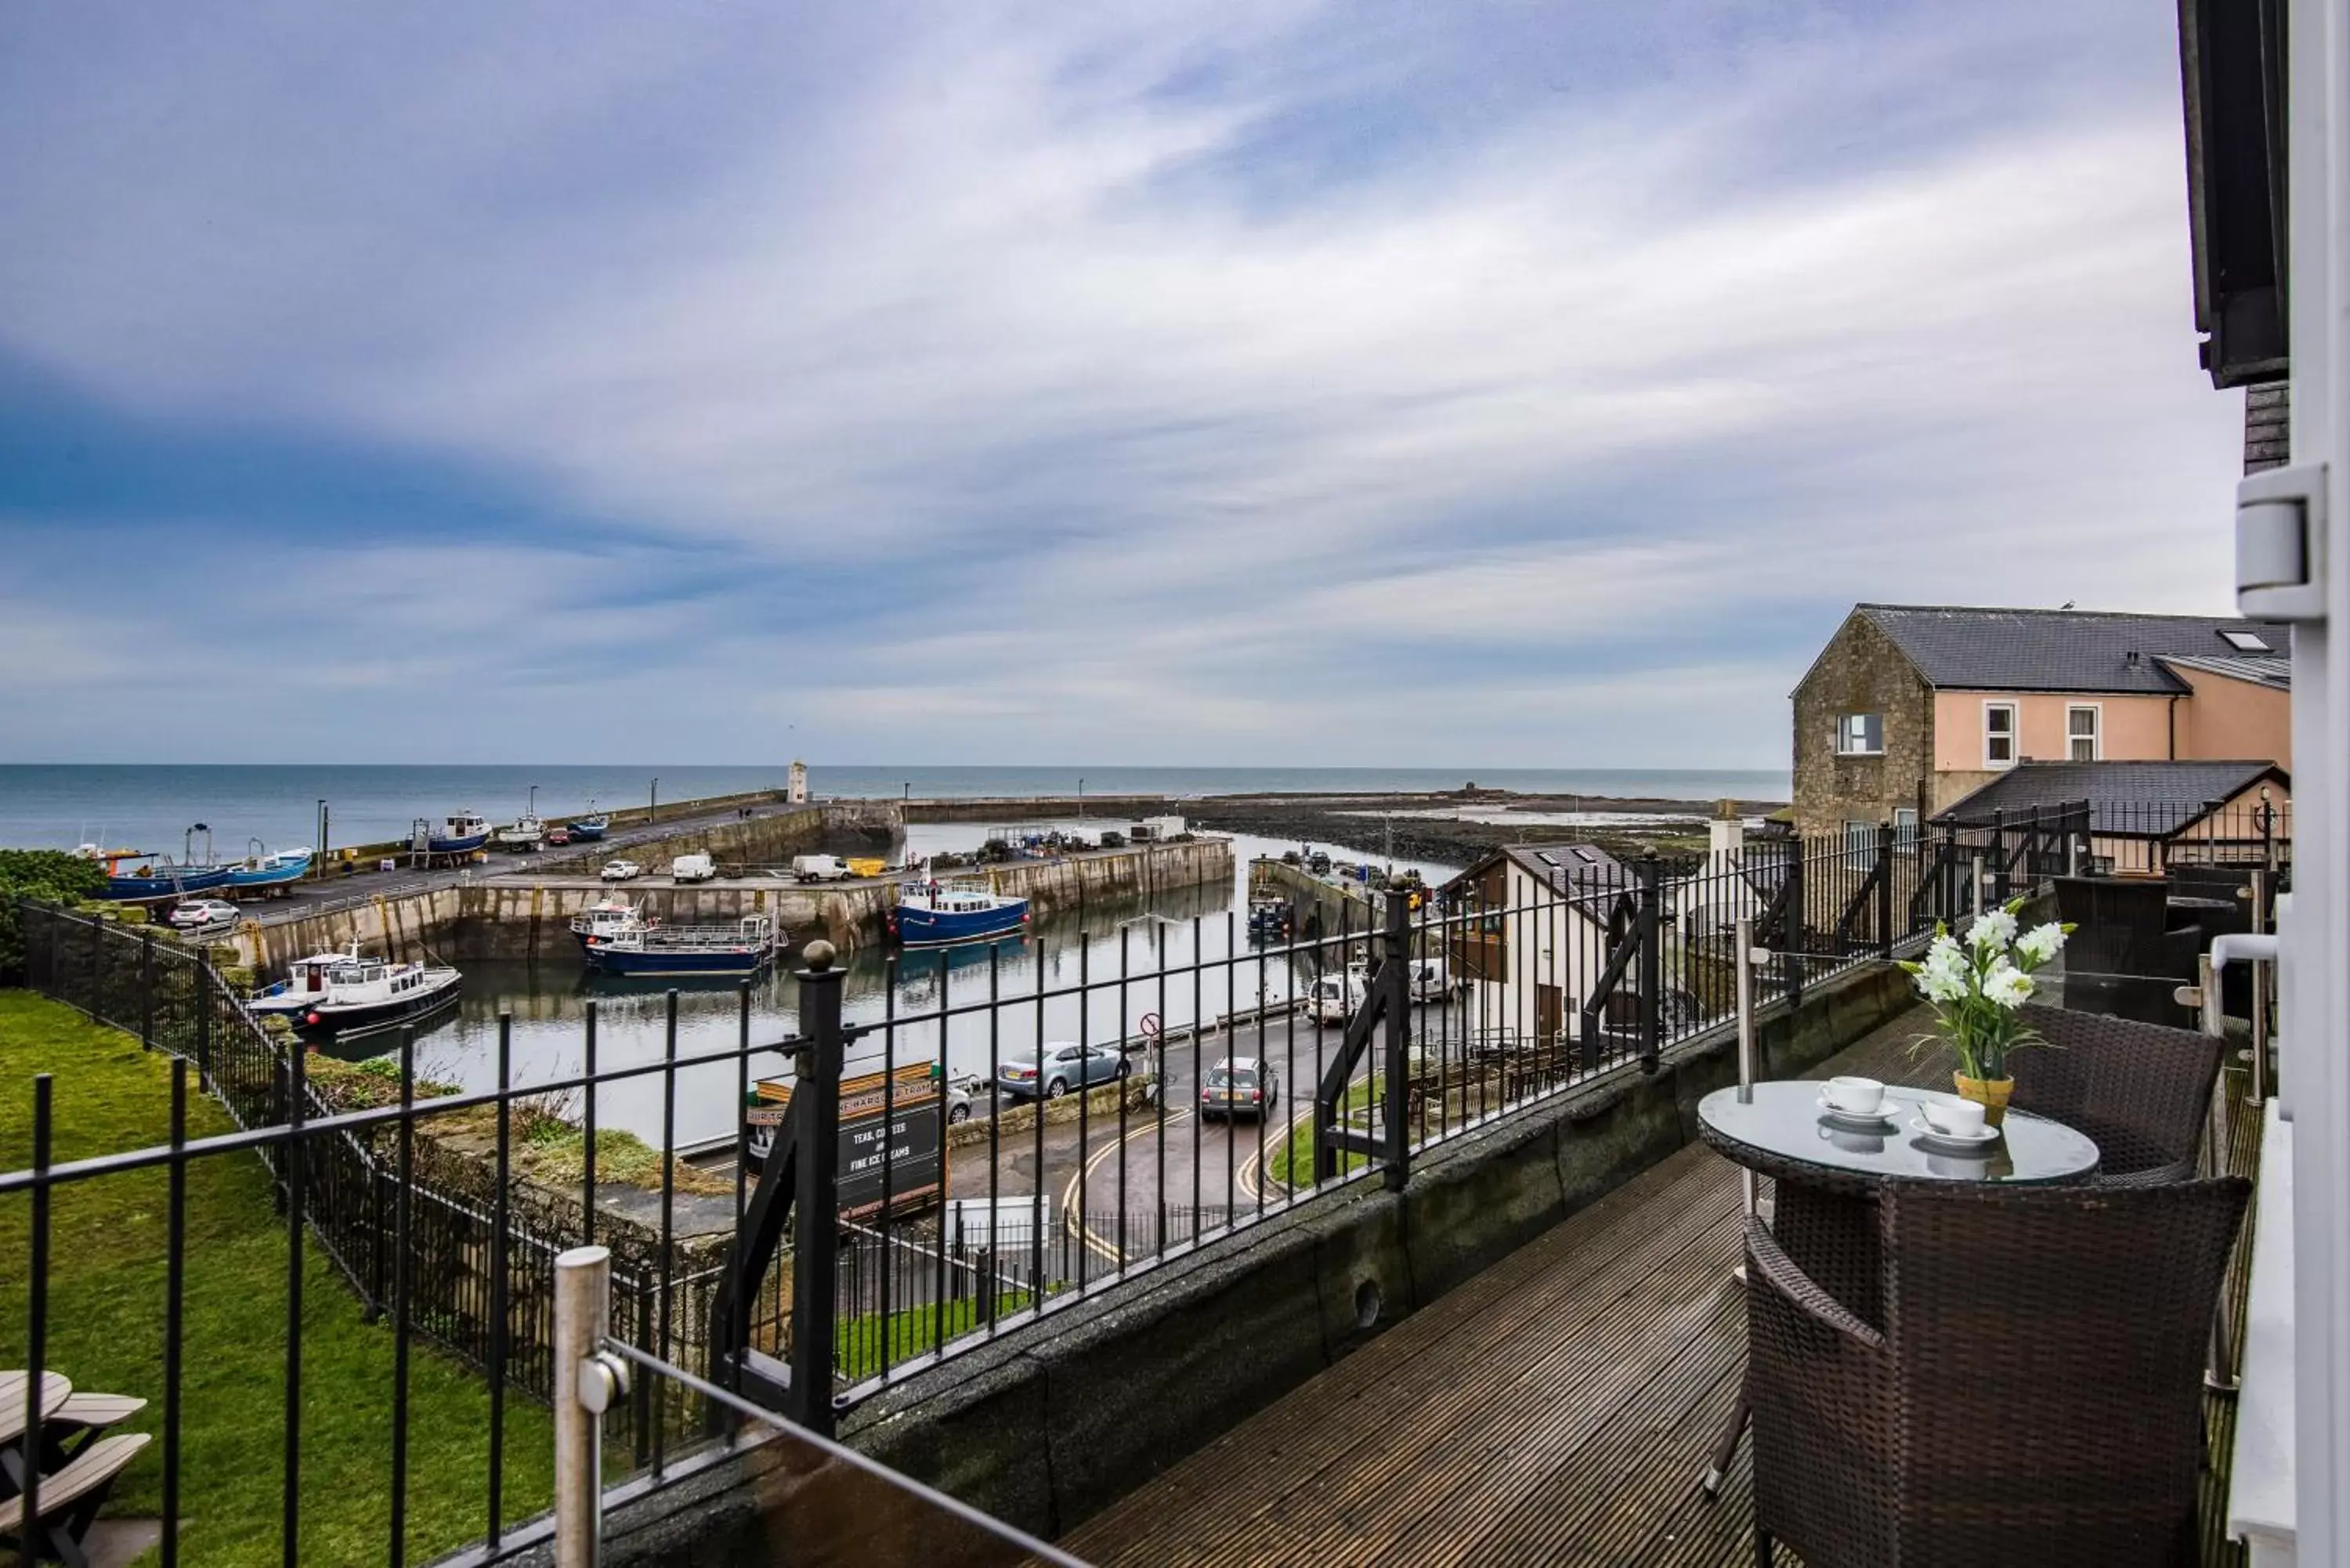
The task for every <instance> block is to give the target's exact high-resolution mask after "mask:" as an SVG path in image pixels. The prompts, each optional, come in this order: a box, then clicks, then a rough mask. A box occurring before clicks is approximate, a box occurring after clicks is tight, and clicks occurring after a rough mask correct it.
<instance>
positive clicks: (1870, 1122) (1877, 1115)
mask: <svg viewBox="0 0 2350 1568" xmlns="http://www.w3.org/2000/svg"><path fill="white" fill-rule="evenodd" d="M1818 1105H1819V1107H1820V1114H1821V1115H1822V1116H1827V1117H1829V1118H1830V1119H1832V1120H1835V1121H1840V1122H1849V1123H1850V1124H1851V1125H1852V1126H1854V1127H1883V1126H1884V1125H1885V1124H1886V1123H1887V1122H1892V1123H1895V1124H1897V1125H1898V1123H1899V1122H1900V1120H1901V1113H1900V1112H1898V1111H1895V1110H1875V1111H1848V1110H1846V1109H1845V1108H1844V1107H1843V1106H1838V1105H1831V1104H1830V1103H1829V1102H1828V1097H1827V1096H1825V1095H1822V1096H1820V1097H1819V1100H1818Z"/></svg>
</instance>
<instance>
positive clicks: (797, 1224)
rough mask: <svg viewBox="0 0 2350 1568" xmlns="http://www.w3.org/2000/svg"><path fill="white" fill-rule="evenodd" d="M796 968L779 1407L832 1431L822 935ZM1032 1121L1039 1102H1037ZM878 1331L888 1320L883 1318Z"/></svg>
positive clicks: (833, 1138) (833, 1069)
mask: <svg viewBox="0 0 2350 1568" xmlns="http://www.w3.org/2000/svg"><path fill="white" fill-rule="evenodd" d="M802 957H803V959H804V960H805V961H806V966H807V967H806V968H805V969H803V970H801V971H799V974H798V980H799V987H800V1035H801V1038H802V1041H803V1044H802V1045H801V1047H800V1051H799V1059H798V1063H797V1065H796V1067H795V1072H794V1075H793V1076H794V1082H793V1084H792V1103H791V1109H790V1113H789V1114H790V1116H791V1117H792V1120H793V1123H794V1129H793V1130H794V1135H795V1136H794V1139H793V1147H794V1154H793V1158H794V1160H795V1166H796V1168H795V1170H794V1171H793V1175H794V1176H795V1178H796V1188H797V1190H795V1192H794V1193H793V1194H792V1385H791V1388H790V1390H789V1392H788V1397H787V1398H786V1399H785V1414H786V1415H788V1416H789V1417H791V1418H792V1419H793V1420H795V1421H797V1422H798V1423H799V1424H800V1425H801V1426H803V1427H806V1428H808V1429H809V1430H810V1431H812V1432H815V1433H816V1434H818V1435H819V1436H822V1437H827V1438H828V1437H830V1436H832V1360H833V1337H834V1314H835V1313H836V1312H837V1308H838V1303H837V1300H836V1299H835V1293H836V1292H837V1290H838V1289H839V1282H840V1253H839V1244H840V1243H839V1228H840V1186H839V1177H838V1173H837V1170H836V1169H835V1167H836V1166H837V1164H838V1163H839V1158H840V1063H841V1056H842V1054H843V1044H842V1041H841V1034H840V989H841V981H843V980H844V979H846V978H847V977H846V976H845V975H844V974H843V973H842V971H839V970H837V969H835V968H834V967H833V947H832V944H831V943H830V942H827V941H813V942H810V943H809V944H808V945H807V950H806V952H805V953H804V954H803V955H802ZM1037 1119H1038V1120H1039V1121H1041V1120H1043V1107H1041V1106H1039V1107H1038V1118H1037ZM883 1332H884V1333H885V1334H886V1333H887V1332H888V1326H887V1324H884V1325H883Z"/></svg>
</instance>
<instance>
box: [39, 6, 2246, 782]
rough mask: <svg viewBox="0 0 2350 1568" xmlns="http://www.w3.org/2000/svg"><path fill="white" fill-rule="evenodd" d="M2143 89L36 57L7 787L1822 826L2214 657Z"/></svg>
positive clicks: (1502, 71) (2057, 84)
mask: <svg viewBox="0 0 2350 1568" xmlns="http://www.w3.org/2000/svg"><path fill="white" fill-rule="evenodd" d="M2174 27H2175V20H2174V18H2173V16H2172V15H2171V13H2170V12H2169V10H2168V8H2166V7H2161V6H2149V5H2143V4H2137V3H2135V0H2073V3H2069V4H2065V5H2049V4H2046V3H2045V0H2030V3H2021V0H1970V3H1969V4H1964V5H1961V4H1957V3H1955V0H1947V3H1943V4H1927V5H1920V4H1905V3H1901V0H1865V3H1855V4H1814V3H1807V0H1639V3H1638V4H1634V3H1631V0H1617V3H1616V4H1611V5H1589V4H1576V3H1566V0H1560V3H1552V4H1534V3H1527V0H1507V3H1504V0H1461V3H1458V4H1448V5H1427V4H1425V0H1398V3H1388V0H1350V3H1347V4H1320V3H1315V0H1246V3H1241V0H1183V3H1181V4H1172V3H1169V4H1158V5H1141V4H1128V3H1124V0H1097V3H1094V4H1088V5H1066V4H1059V3H1055V4H1034V5H1031V4H995V3H993V0H941V3H940V4H935V5H932V4H920V3H914V0H870V3H868V4H863V5H856V6H812V5H802V4H783V3H777V4H771V5H744V4H741V3H740V0H725V3H712V4H703V3H698V0H671V3H669V4H664V5H658V6H646V5H622V4H612V3H607V0H562V3H560V4H546V5H533V4H526V3H514V4H504V5H494V6H484V5H477V4H442V3H439V0H417V3H411V4H407V5H400V6H396V7H375V8H356V9H355V8H351V7H338V6H319V5H312V4H307V3H305V0H283V3H271V0H256V3H254V4H248V5H238V6H232V7H188V6H184V5H173V4H167V3H155V4H127V3H121V0H88V3H83V4H75V5H66V4H62V3H27V4H19V5H9V6H6V7H5V8H0V213H7V214H8V215H9V216H8V221H7V223H6V230H5V239H0V762H36V761H41V762H73V761H111V762H139V761H175V762H306V761H318V762H343V763H366V762H405V763H496V762H547V763H562V762H583V763H584V762H598V761H605V760H608V759H610V758H612V757H614V756H635V755H639V754H656V753H657V754H659V755H661V756H664V757H669V758H673V759H676V760H677V761H679V762H700V763H758V762H762V761H765V760H771V759H775V758H780V757H785V756H788V755H795V754H805V755H810V756H817V757H863V756H893V757H907V758H914V759H919V760H923V761H928V762H934V763H988V764H1008V763H1061V762H1093V763H1137V764H1161V765H1172V764H1198V765H1210V764H1219V765H1251V764H1266V765H1271V764H1283V765H1309V764H1315V763H1325V764H1334V765H1336V764H1360V765H1403V766H1411V765H1428V766H1449V765H1452V764H1455V763H1458V764H1461V765H1463V766H1470V767H1473V766H1477V765H1482V766H1486V767H1503V766H1523V767H1605V766H1629V767H1674V766H1682V767H1772V768H1783V767H1784V766H1785V765H1786V759H1787V756H1788V750H1789V742H1788V733H1787V728H1788V712H1789V706H1788V701H1787V696H1788V693H1789V691H1791V689H1792V688H1793V687H1794V683H1795V681H1796V680H1798V679H1799V678H1800V676H1801V675H1802V672H1803V670H1804V667H1805V666H1806V665H1807V664H1808V663H1809V662H1810V660H1811V658H1812V657H1813V655H1814V653H1815V652H1816V651H1817V649H1818V648H1819V646H1820V645H1821V644H1822V643H1823V642H1824V641H1825V639H1827V638H1828V637H1829V635H1830V634H1831V633H1832V632H1833V631H1834V630H1835V626H1836V624H1837V622H1838V621H1839V620H1840V618H1842V616H1843V614H1844V613H1845V612H1846V610H1847V609H1848V608H1849V607H1850V606H1851V605H1852V604H1853V603H1854V602H1855V601H1856V600H1862V599H1880V600H1894V601H1906V602H1927V603H1962V604H1963V603H1972V604H2016V605H2046V606H2054V605H2059V604H2062V603H2064V602H2065V601H2067V600H2073V601H2077V602H2078V603H2079V604H2080V605H2081V606H2083V607H2095V608H2117V609H2145V610H2189V611H2210V612H2215V613H2223V612H2225V611H2226V610H2227V609H2228V608H2229V607H2230V590H2229V583H2230V555H2229V551H2230V519H2231V516H2232V511H2231V506H2232V484H2233V482H2234V479H2235V477H2236V474H2237V472H2239V469H2240V460H2241V394H2240V393H2229V394H2220V393H2216V392H2214V391H2213V390H2212V389H2211V388H2210V384H2209V382H2208V380H2207V379H2205V378H2204V376H2203V374H2202V373H2201V371H2200V370H2199V369H2198V367H2197V364H2196V356H2195V340H2194V335H2193V331H2192V319H2191V298H2190V293H2189V286H2190V285H2189V260H2188V254H2187V242H2188V231H2187V215H2186V206H2185V193H2184V175H2183V171H2182V169H2183V154H2182V151H2181V131H2180V119H2179V109H2178V62H2177V43H2176V37H2175V34H2174Z"/></svg>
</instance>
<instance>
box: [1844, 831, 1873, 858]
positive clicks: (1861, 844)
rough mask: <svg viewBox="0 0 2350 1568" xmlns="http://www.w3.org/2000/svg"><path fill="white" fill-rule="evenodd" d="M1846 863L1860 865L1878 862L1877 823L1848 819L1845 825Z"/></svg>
mask: <svg viewBox="0 0 2350 1568" xmlns="http://www.w3.org/2000/svg"><path fill="white" fill-rule="evenodd" d="M1844 863H1845V864H1846V865H1847V866H1858V867H1869V866H1874V865H1876V864H1877V824H1875V823H1873V822H1853V821H1847V822H1846V824H1845V825H1844Z"/></svg>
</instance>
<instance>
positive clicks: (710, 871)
mask: <svg viewBox="0 0 2350 1568" xmlns="http://www.w3.org/2000/svg"><path fill="white" fill-rule="evenodd" d="M717 875H718V862H717V861H715V860H712V858H711V857H709V856H707V855H681V856H679V857H677V858H676V859H674V860H672V861H671V862H670V863H669V877H670V880H671V881H672V882H707V881H709V880H710V879H711V878H712V877H715V876H717Z"/></svg>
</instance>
